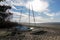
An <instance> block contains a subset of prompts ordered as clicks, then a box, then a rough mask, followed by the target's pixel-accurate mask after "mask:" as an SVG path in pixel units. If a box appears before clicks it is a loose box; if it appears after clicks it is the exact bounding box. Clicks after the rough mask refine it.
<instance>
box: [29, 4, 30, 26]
mask: <svg viewBox="0 0 60 40" xmlns="http://www.w3.org/2000/svg"><path fill="white" fill-rule="evenodd" d="M29 8H30V5H29ZM29 26H30V9H29Z"/></svg>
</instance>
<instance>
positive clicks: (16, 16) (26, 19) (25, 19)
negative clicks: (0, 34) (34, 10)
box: [10, 11, 52, 23]
mask: <svg viewBox="0 0 60 40" xmlns="http://www.w3.org/2000/svg"><path fill="white" fill-rule="evenodd" d="M10 12H12V13H13V18H12V19H11V21H16V22H19V20H20V19H19V18H20V15H21V20H20V21H21V22H25V23H29V15H26V14H23V13H22V14H21V13H18V12H13V11H10ZM51 21H52V20H51V19H48V18H43V17H41V16H37V17H35V23H42V22H51ZM30 22H31V23H34V18H33V17H32V16H30Z"/></svg>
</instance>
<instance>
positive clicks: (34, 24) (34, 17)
mask: <svg viewBox="0 0 60 40" xmlns="http://www.w3.org/2000/svg"><path fill="white" fill-rule="evenodd" d="M31 7H32V14H33V21H34V23H35V21H36V20H35V14H34V11H33V6H32V5H31ZM34 25H35V26H36V23H35V24H34Z"/></svg>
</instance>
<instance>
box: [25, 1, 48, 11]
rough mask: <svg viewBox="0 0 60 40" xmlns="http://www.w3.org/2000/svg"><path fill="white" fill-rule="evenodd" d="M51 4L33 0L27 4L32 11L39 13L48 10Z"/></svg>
mask: <svg viewBox="0 0 60 40" xmlns="http://www.w3.org/2000/svg"><path fill="white" fill-rule="evenodd" d="M48 6H49V3H48V2H46V1H42V0H33V1H29V2H27V3H26V7H27V8H28V9H30V10H32V7H33V10H34V11H38V12H43V11H45V10H47V9H48Z"/></svg>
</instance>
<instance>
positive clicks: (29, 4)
mask: <svg viewBox="0 0 60 40" xmlns="http://www.w3.org/2000/svg"><path fill="white" fill-rule="evenodd" d="M0 4H1V5H10V6H11V7H12V9H11V10H9V11H10V12H11V13H13V18H12V19H11V21H17V22H19V21H20V22H28V23H29V13H30V22H31V23H34V18H33V12H34V17H35V22H36V23H44V22H60V18H59V17H60V0H6V1H4V2H0ZM20 16H21V20H20Z"/></svg>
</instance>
